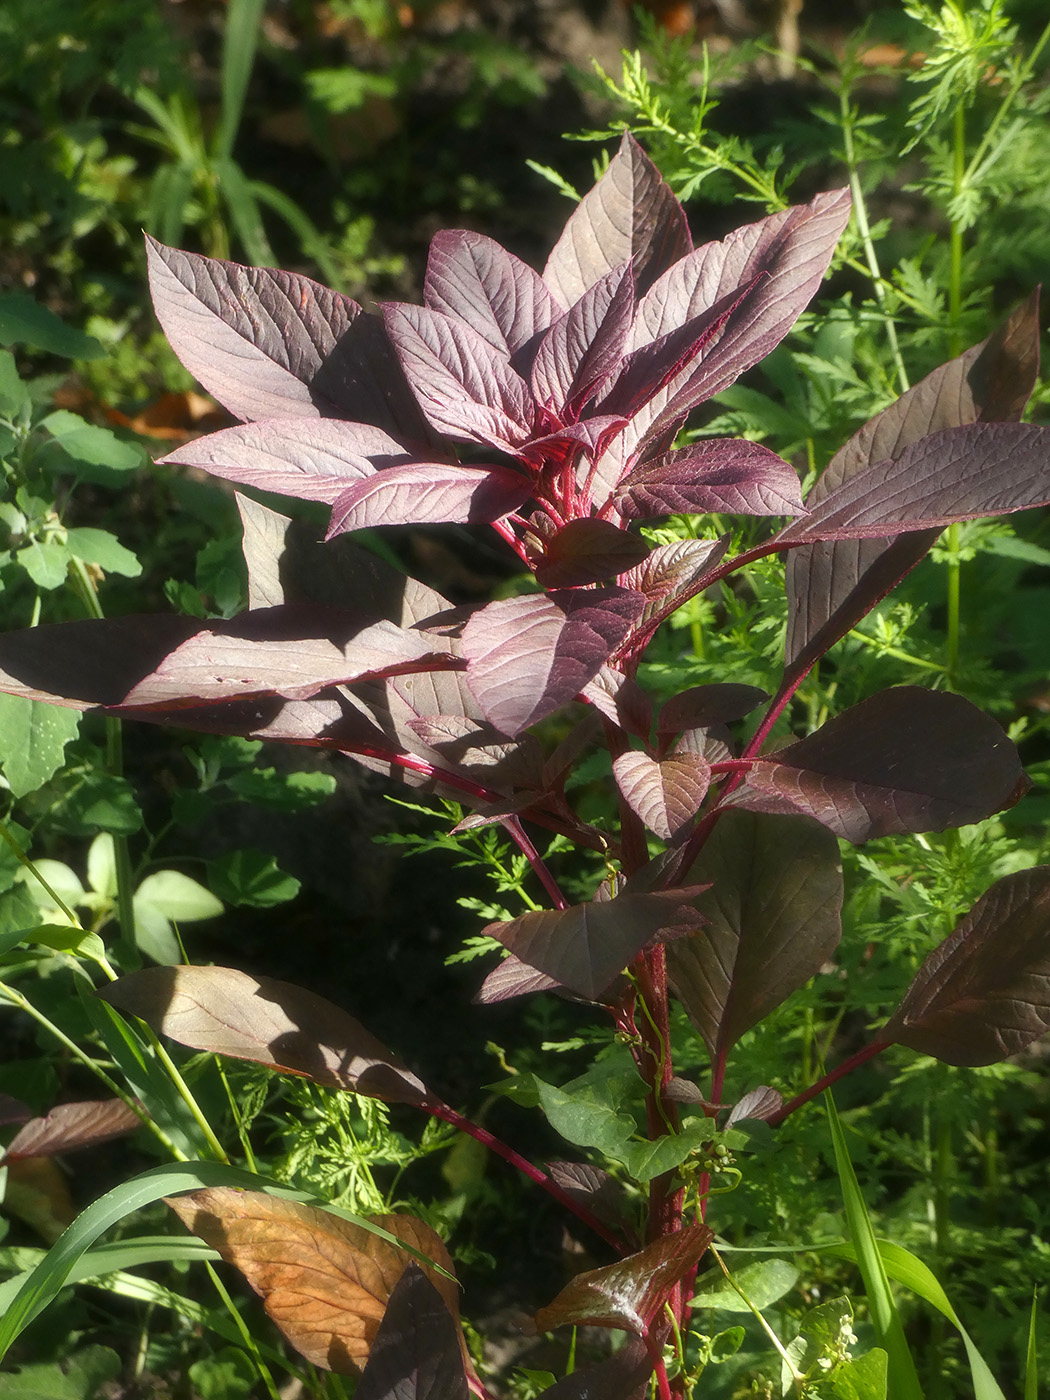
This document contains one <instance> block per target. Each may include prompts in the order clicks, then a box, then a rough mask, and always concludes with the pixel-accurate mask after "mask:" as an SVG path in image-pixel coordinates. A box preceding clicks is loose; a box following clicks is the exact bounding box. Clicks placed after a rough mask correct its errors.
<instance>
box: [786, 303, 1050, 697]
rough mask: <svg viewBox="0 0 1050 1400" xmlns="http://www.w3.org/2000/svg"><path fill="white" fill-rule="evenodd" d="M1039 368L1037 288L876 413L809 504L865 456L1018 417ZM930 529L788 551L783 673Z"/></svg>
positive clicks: (892, 453) (838, 628)
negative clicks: (985, 336) (994, 326)
mask: <svg viewBox="0 0 1050 1400" xmlns="http://www.w3.org/2000/svg"><path fill="white" fill-rule="evenodd" d="M1038 370H1039V322H1038V294H1037V293H1036V294H1033V296H1032V297H1030V298H1029V300H1028V301H1027V302H1026V303H1025V305H1024V306H1022V307H1020V308H1019V309H1018V310H1017V311H1015V312H1014V313H1013V314H1012V315H1011V316H1010V317H1009V318H1008V319H1007V320H1006V322H1005V323H1004V324H1003V325H1002V326H1000V328H999V329H998V330H997V331H996V332H995V334H994V335H993V336H991V338H990V339H989V340H987V341H986V342H984V343H983V344H982V345H975V346H974V347H973V348H972V349H970V350H967V351H966V353H965V354H963V355H960V356H959V357H958V358H957V359H954V360H950V361H949V362H948V363H947V364H945V365H941V366H940V367H939V368H938V369H935V370H934V371H933V372H932V373H931V374H928V375H927V376H926V378H925V379H924V380H922V382H921V383H919V384H917V385H915V387H914V388H913V389H909V390H908V391H907V393H905V394H902V395H901V397H900V398H899V399H897V400H896V402H894V403H892V404H890V405H889V407H888V408H885V409H883V411H882V412H881V413H879V414H876V416H875V417H874V418H872V419H871V420H870V421H869V422H868V423H866V424H865V425H864V427H863V428H861V429H860V431H859V432H857V433H855V434H854V435H853V437H852V438H851V439H850V440H849V442H848V443H846V445H845V447H843V448H841V449H840V451H839V452H837V453H836V454H835V456H834V457H833V458H832V459H831V462H830V463H829V464H828V467H827V469H826V470H825V471H824V473H823V475H822V476H820V477H819V479H818V480H817V482H816V484H815V486H814V487H813V489H812V490H811V492H810V494H809V497H808V499H807V502H806V504H807V506H808V507H809V508H810V509H813V508H814V507H816V506H818V505H819V504H820V503H821V502H822V501H823V500H824V498H825V497H826V496H827V495H828V494H829V493H830V492H831V491H833V490H835V489H837V488H838V487H840V486H841V485H843V483H844V482H846V481H848V480H849V479H850V478H851V477H852V476H854V475H855V474H856V473H857V472H858V471H861V470H863V469H864V468H865V467H866V466H867V465H868V464H869V463H871V462H881V461H885V460H886V459H887V458H890V459H896V458H897V457H899V456H900V455H901V453H902V452H903V451H904V450H905V448H907V447H910V446H911V445H912V444H913V443H916V442H918V441H919V439H920V438H923V437H926V436H928V434H930V433H934V432H938V431H939V430H940V429H942V428H951V427H960V426H962V425H963V424H966V423H973V422H978V421H980V422H986V423H988V422H1008V421H1010V420H1012V419H1016V418H1020V416H1021V413H1022V411H1023V409H1024V406H1025V404H1026V402H1027V401H1028V396H1029V394H1030V393H1031V392H1032V389H1033V387H1034V385H1035V379H1036V376H1037V374H1038ZM937 533H938V530H937V528H936V527H935V528H934V529H932V530H930V531H915V532H913V533H911V534H908V535H904V536H901V537H898V538H896V539H880V540H841V541H838V542H834V541H827V542H822V543H818V544H812V545H805V546H803V547H802V548H801V549H793V550H792V551H791V552H790V553H789V554H788V556H787V579H786V586H787V593H788V602H789V610H788V630H787V640H786V647H785V650H786V653H787V660H788V663H789V665H790V666H791V672H789V676H788V678H787V680H789V681H790V680H791V679H792V677H793V676H797V674H799V673H804V672H805V671H806V670H807V669H808V668H809V667H810V666H811V665H812V664H813V662H814V661H815V660H816V659H817V658H818V657H819V656H821V655H822V654H823V653H824V652H825V651H827V649H828V648H829V647H830V646H831V645H832V644H833V643H834V642H836V641H838V639H839V638H840V637H843V636H845V634H846V633H847V632H848V631H849V630H850V628H851V627H853V626H854V625H855V624H856V623H857V622H858V621H859V620H860V619H861V618H862V617H863V616H864V614H865V613H867V612H868V611H869V610H870V609H871V608H873V607H874V606H875V604H876V603H877V602H878V601H879V600H880V599H881V598H883V597H885V595H886V594H887V593H888V592H889V591H890V589H891V588H893V587H894V586H895V585H896V584H897V583H898V582H899V581H900V580H901V579H902V578H903V577H904V575H905V574H906V573H907V572H908V571H909V569H912V568H914V566H915V565H916V564H917V563H918V561H919V560H920V559H921V558H922V557H923V555H924V554H925V553H926V551H927V550H928V549H929V547H930V545H931V544H932V543H933V540H934V539H935V538H936V535H937Z"/></svg>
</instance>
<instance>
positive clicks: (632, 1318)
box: [536, 1225, 715, 1336]
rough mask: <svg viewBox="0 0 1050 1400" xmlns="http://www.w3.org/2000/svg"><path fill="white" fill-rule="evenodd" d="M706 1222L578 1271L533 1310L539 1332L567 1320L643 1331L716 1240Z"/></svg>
mask: <svg viewBox="0 0 1050 1400" xmlns="http://www.w3.org/2000/svg"><path fill="white" fill-rule="evenodd" d="M714 1237H715V1236H714V1231H713V1230H711V1229H709V1228H708V1227H707V1226H706V1225H687V1226H685V1228H684V1229H682V1230H679V1231H678V1232H677V1233H676V1234H673V1235H664V1236H663V1237H662V1238H661V1239H658V1240H654V1241H653V1243H652V1244H650V1245H647V1246H646V1247H645V1249H643V1250H642V1251H641V1252H640V1253H639V1254H632V1255H630V1256H629V1257H628V1258H626V1259H621V1260H619V1261H618V1262H617V1263H615V1264H609V1265H607V1266H606V1267H605V1268H604V1269H591V1270H590V1271H589V1272H587V1273H583V1274H578V1275H577V1277H576V1278H574V1279H573V1281H572V1282H571V1283H570V1284H569V1285H568V1287H566V1288H563V1289H562V1291H561V1292H560V1293H559V1294H558V1296H557V1298H555V1299H554V1301H553V1302H552V1303H548V1305H547V1306H546V1307H545V1308H541V1309H540V1311H539V1312H538V1313H537V1314H536V1326H537V1327H538V1328H539V1329H540V1331H541V1332H547V1331H549V1330H550V1329H551V1328H553V1327H564V1326H567V1325H570V1324H575V1325H579V1326H588V1327H620V1328H623V1330H624V1331H626V1332H636V1333H638V1334H639V1335H642V1336H644V1335H645V1334H646V1333H647V1332H648V1330H649V1327H650V1325H651V1324H652V1321H653V1318H654V1317H655V1316H656V1315H657V1313H658V1312H660V1310H661V1309H662V1308H663V1305H664V1303H665V1302H666V1300H667V1298H668V1296H669V1295H670V1293H671V1290H672V1289H673V1288H674V1286H675V1284H676V1283H678V1282H679V1281H680V1280H681V1279H682V1278H683V1277H684V1276H685V1274H686V1273H687V1272H688V1271H689V1270H690V1269H692V1268H693V1267H694V1266H695V1264H696V1263H697V1261H698V1260H699V1259H700V1257H701V1256H702V1255H703V1253H704V1251H705V1250H706V1249H707V1246H708V1245H709V1244H710V1243H711V1241H712V1240H713V1239H714Z"/></svg>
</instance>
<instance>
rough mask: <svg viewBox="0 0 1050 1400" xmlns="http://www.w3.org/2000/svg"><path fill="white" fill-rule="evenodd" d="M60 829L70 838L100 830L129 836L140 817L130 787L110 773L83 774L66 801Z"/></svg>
mask: <svg viewBox="0 0 1050 1400" xmlns="http://www.w3.org/2000/svg"><path fill="white" fill-rule="evenodd" d="M61 819H62V829H63V830H64V831H68V832H69V833H70V835H73V836H93V835H94V834H95V832H97V831H99V830H102V831H104V832H112V833H113V835H114V836H131V835H133V834H134V833H135V832H136V831H138V830H140V828H141V826H142V813H141V812H140V811H139V806H138V803H137V802H136V801H135V794H134V791H133V790H132V787H131V784H130V783H129V782H128V780H127V779H126V778H118V777H117V776H116V775H115V774H113V773H103V772H101V771H98V770H96V771H95V772H91V773H85V774H84V775H83V777H82V778H80V780H79V781H78V783H77V786H76V787H75V788H74V789H73V791H72V792H71V793H70V794H69V796H68V797H67V798H66V801H65V803H64V804H63V807H62V811H61Z"/></svg>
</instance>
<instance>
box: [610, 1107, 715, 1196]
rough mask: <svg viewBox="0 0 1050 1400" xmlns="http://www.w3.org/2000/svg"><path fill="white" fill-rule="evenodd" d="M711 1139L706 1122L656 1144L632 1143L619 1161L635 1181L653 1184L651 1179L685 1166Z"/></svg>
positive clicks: (710, 1132) (662, 1139)
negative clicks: (691, 1154)
mask: <svg viewBox="0 0 1050 1400" xmlns="http://www.w3.org/2000/svg"><path fill="white" fill-rule="evenodd" d="M711 1136H712V1129H711V1126H710V1123H709V1122H708V1121H706V1120H705V1121H704V1122H703V1123H697V1124H695V1125H694V1126H691V1127H688V1128H685V1129H683V1130H682V1132H680V1133H665V1134H664V1136H663V1137H659V1138H657V1139H656V1141H655V1142H635V1143H631V1145H630V1146H629V1147H628V1148H627V1150H626V1151H625V1152H623V1153H621V1155H620V1157H619V1159H618V1160H620V1161H622V1162H623V1164H624V1166H625V1167H626V1168H627V1170H628V1171H629V1172H630V1174H631V1176H632V1177H633V1178H634V1180H635V1181H642V1182H644V1181H652V1179H653V1177H656V1176H662V1175H663V1174H664V1172H669V1171H671V1170H672V1169H673V1168H674V1167H677V1166H678V1165H679V1164H680V1163H682V1162H684V1161H685V1159H686V1158H687V1157H688V1156H689V1155H690V1153H692V1152H695V1151H696V1150H697V1148H699V1147H700V1145H701V1144H702V1143H704V1142H707V1141H708V1140H709V1139H710V1138H711Z"/></svg>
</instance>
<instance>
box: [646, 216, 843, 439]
mask: <svg viewBox="0 0 1050 1400" xmlns="http://www.w3.org/2000/svg"><path fill="white" fill-rule="evenodd" d="M849 214H850V198H849V191H848V190H832V191H830V192H829V193H827V194H819V195H817V196H816V198H815V199H813V200H811V201H810V202H809V204H804V205H796V206H795V207H793V208H791V209H785V210H783V211H782V212H781V213H779V214H772V215H770V217H769V218H766V219H762V220H761V221H760V222H759V223H757V224H750V225H747V226H746V227H744V228H738V229H735V230H734V231H733V232H732V233H731V234H729V236H728V237H727V238H725V239H723V240H722V242H721V243H708V244H706V245H705V246H704V247H702V248H698V249H697V250H696V252H695V253H691V254H690V255H689V256H688V257H687V258H683V259H682V260H681V261H680V262H677V263H675V265H674V266H673V267H672V268H670V269H669V271H667V272H666V273H664V275H663V276H662V277H661V278H660V279H659V281H657V282H656V283H655V285H654V286H653V287H651V288H650V290H649V291H648V292H647V294H646V295H645V296H644V297H643V298H642V301H641V302H640V303H639V306H638V314H637V316H636V317H635V332H634V335H633V343H634V345H635V346H641V345H644V344H646V343H647V342H649V341H652V340H656V339H657V338H658V337H659V336H662V335H666V334H667V333H668V332H669V331H672V330H674V328H675V327H677V326H680V325H682V324H683V323H684V322H685V321H687V320H689V319H691V318H692V317H694V316H697V315H700V314H701V313H702V312H703V311H705V310H706V309H708V308H710V307H713V306H715V305H716V304H717V303H718V302H719V301H720V300H721V299H722V298H723V297H726V296H728V295H730V294H732V293H733V292H734V291H735V290H737V289H739V288H741V287H744V286H747V285H749V284H754V285H753V289H752V290H751V291H749V292H748V294H747V296H746V297H745V298H744V300H743V301H742V302H741V303H740V304H739V306H738V307H737V308H736V310H735V311H734V312H733V315H732V316H731V317H730V319H729V321H728V322H727V323H726V325H725V328H724V329H723V331H722V333H721V335H720V336H719V337H718V338H717V340H715V341H714V343H713V344H712V345H711V346H710V348H709V349H707V350H706V351H705V353H704V354H703V355H702V356H701V357H700V359H699V360H695V361H693V362H692V363H691V364H689V365H687V366H686V367H685V369H684V370H683V371H682V372H681V374H680V375H679V376H678V377H677V378H676V379H674V380H673V381H672V382H671V383H670V384H668V385H667V387H666V388H665V389H663V390H661V392H660V394H659V395H657V397H656V398H655V399H653V400H652V402H651V403H649V404H648V405H647V406H646V408H645V410H644V411H643V413H642V414H641V415H640V416H639V418H638V420H637V421H636V423H634V424H632V428H631V436H632V441H634V442H636V443H637V442H640V441H642V440H643V439H646V438H648V437H650V436H652V435H653V434H655V433H657V432H659V431H660V430H661V428H662V427H663V426H666V425H667V424H669V423H673V422H675V421H678V420H680V419H681V418H683V417H684V416H685V415H686V414H687V413H688V412H689V411H690V410H691V409H693V408H695V407H696V405H697V404H699V403H703V402H704V401H705V400H707V399H710V398H712V397H713V396H714V395H715V394H717V393H720V392H721V391H722V390H723V389H725V388H727V387H728V386H729V385H730V384H732V383H733V382H734V380H736V379H739V377H740V376H741V375H742V374H743V373H744V371H745V370H748V369H750V368H751V366H752V365H755V364H757V363H758V362H759V360H761V359H763V358H764V357H765V356H766V355H768V354H769V352H770V351H771V350H773V349H774V348H775V347H776V346H777V345H779V343H780V341H781V340H782V339H783V338H784V336H785V335H786V334H787V332H788V331H789V330H790V329H791V326H792V325H793V324H794V322H795V320H796V318H797V317H798V315H799V313H800V312H801V311H802V310H803V309H804V308H805V307H806V305H807V304H808V303H809V301H810V299H811V298H812V297H813V295H814V294H815V292H816V290H817V288H818V287H819V286H820V282H821V279H822V278H823V276H824V273H825V272H826V271H827V267H828V264H829V263H830V261H831V256H832V254H833V252H834V251H835V245H836V243H837V242H838V239H839V236H840V235H841V233H842V231H843V229H844V228H845V227H846V224H847V222H848V220H849Z"/></svg>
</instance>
